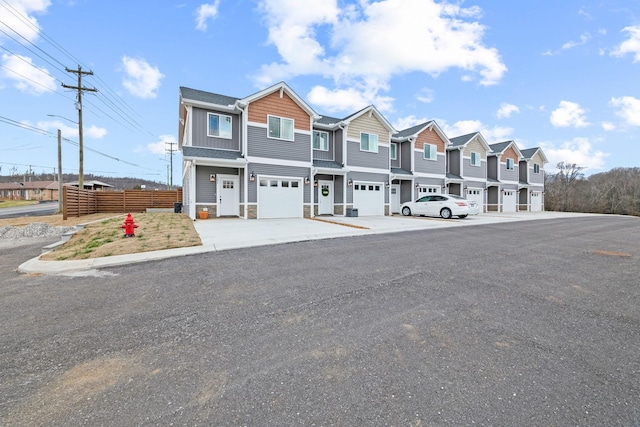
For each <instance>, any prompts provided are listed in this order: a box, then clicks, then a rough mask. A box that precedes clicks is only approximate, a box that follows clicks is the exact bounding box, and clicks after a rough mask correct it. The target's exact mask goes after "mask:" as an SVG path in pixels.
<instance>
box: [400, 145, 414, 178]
mask: <svg viewBox="0 0 640 427" xmlns="http://www.w3.org/2000/svg"><path fill="white" fill-rule="evenodd" d="M412 145H413V144H411V143H410V142H403V143H402V144H400V147H399V148H398V151H399V152H400V153H401V154H400V167H401V168H402V169H404V170H408V171H411V169H412V168H411V154H412V153H413V147H412ZM412 172H413V171H412Z"/></svg>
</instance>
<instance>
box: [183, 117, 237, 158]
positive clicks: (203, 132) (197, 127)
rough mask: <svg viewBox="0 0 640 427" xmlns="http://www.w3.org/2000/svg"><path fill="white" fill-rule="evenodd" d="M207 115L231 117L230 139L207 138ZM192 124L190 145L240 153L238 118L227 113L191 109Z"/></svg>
mask: <svg viewBox="0 0 640 427" xmlns="http://www.w3.org/2000/svg"><path fill="white" fill-rule="evenodd" d="M207 113H214V114H222V115H225V116H231V120H232V125H231V139H226V138H216V137H212V136H207V132H208V129H209V124H208V123H207ZM191 118H192V120H193V123H192V137H191V138H192V139H191V145H193V146H194V147H207V148H218V149H221V150H235V151H240V136H241V133H240V127H241V126H240V117H239V116H238V115H235V114H229V113H227V112H220V111H214V110H203V109H202V108H195V107H194V108H193V116H192V117H191Z"/></svg>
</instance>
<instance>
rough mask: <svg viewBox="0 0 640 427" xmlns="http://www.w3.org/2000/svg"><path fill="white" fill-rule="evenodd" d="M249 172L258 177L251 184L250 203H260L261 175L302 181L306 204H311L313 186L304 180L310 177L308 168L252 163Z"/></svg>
mask: <svg viewBox="0 0 640 427" xmlns="http://www.w3.org/2000/svg"><path fill="white" fill-rule="evenodd" d="M247 168H248V170H249V171H251V172H252V173H254V174H255V175H256V180H255V181H254V182H249V199H248V202H249V203H257V202H258V182H259V178H260V176H261V175H268V176H277V177H291V178H300V179H302V186H303V191H304V199H303V200H304V203H309V202H310V200H311V197H310V194H311V189H310V188H311V187H313V183H312V184H305V183H304V178H305V177H307V176H310V175H309V173H310V171H309V169H308V168H298V167H292V166H278V165H264V164H260V163H250V164H249V165H248V166H247Z"/></svg>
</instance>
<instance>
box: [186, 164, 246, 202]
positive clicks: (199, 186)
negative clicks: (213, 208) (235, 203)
mask: <svg viewBox="0 0 640 427" xmlns="http://www.w3.org/2000/svg"><path fill="white" fill-rule="evenodd" d="M211 174H216V175H218V174H224V175H235V176H238V175H239V172H238V169H234V168H220V167H213V166H196V197H197V198H198V199H197V200H196V203H210V204H215V203H217V199H216V191H217V188H216V183H215V182H211V181H210V180H209V176H210V175H211ZM240 180H241V181H242V176H241V177H240ZM242 192H243V186H242V185H240V200H242Z"/></svg>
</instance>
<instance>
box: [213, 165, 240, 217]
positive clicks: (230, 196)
mask: <svg viewBox="0 0 640 427" xmlns="http://www.w3.org/2000/svg"><path fill="white" fill-rule="evenodd" d="M217 181H218V186H217V192H218V215H217V216H238V215H240V180H239V179H238V177H237V176H235V175H218V179H217Z"/></svg>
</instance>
